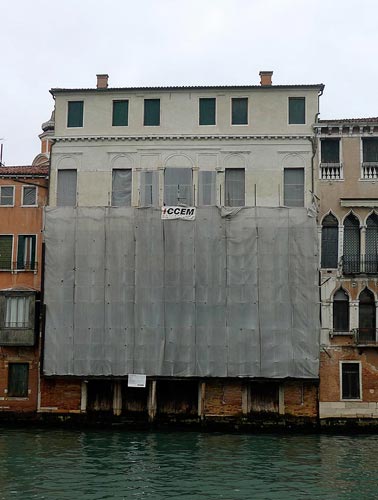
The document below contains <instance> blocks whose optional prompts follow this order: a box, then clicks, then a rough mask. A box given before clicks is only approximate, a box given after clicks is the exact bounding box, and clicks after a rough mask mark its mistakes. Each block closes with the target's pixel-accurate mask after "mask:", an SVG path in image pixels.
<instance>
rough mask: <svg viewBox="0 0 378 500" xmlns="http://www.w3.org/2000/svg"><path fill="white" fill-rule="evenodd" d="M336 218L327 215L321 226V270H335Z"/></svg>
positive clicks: (337, 242)
mask: <svg viewBox="0 0 378 500" xmlns="http://www.w3.org/2000/svg"><path fill="white" fill-rule="evenodd" d="M338 226H339V225H338V222H337V219H336V217H334V216H333V215H331V214H329V215H327V216H326V217H324V219H323V225H322V262H321V267H322V268H333V269H335V268H337V261H338V259H337V255H338V246H339V227H338Z"/></svg>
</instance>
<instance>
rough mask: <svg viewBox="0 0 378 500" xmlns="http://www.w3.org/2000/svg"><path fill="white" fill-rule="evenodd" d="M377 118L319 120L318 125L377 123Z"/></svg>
mask: <svg viewBox="0 0 378 500" xmlns="http://www.w3.org/2000/svg"><path fill="white" fill-rule="evenodd" d="M377 122H378V117H369V118H341V119H340V120H337V119H334V118H333V119H332V120H319V121H318V123H377Z"/></svg>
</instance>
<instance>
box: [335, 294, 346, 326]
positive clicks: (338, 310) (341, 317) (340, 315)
mask: <svg viewBox="0 0 378 500" xmlns="http://www.w3.org/2000/svg"><path fill="white" fill-rule="evenodd" d="M333 330H334V331H335V332H348V331H349V297H348V295H347V293H346V292H345V290H343V289H342V288H339V289H338V290H337V292H336V293H335V295H334V296H333Z"/></svg>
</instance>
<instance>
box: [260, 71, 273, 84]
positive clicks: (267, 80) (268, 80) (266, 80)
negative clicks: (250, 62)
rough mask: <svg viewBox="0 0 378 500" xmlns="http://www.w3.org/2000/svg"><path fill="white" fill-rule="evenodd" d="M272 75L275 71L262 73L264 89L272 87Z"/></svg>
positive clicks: (261, 78)
mask: <svg viewBox="0 0 378 500" xmlns="http://www.w3.org/2000/svg"><path fill="white" fill-rule="evenodd" d="M272 75H273V71H260V85H262V86H263V87H264V86H268V85H272Z"/></svg>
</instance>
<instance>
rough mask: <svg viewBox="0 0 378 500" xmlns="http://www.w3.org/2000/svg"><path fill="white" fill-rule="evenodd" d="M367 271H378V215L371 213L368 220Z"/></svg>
mask: <svg viewBox="0 0 378 500" xmlns="http://www.w3.org/2000/svg"><path fill="white" fill-rule="evenodd" d="M365 254H366V255H365V272H366V273H376V272H377V271H378V215H377V214H371V215H370V217H368V219H367V221H366V251H365Z"/></svg>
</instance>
